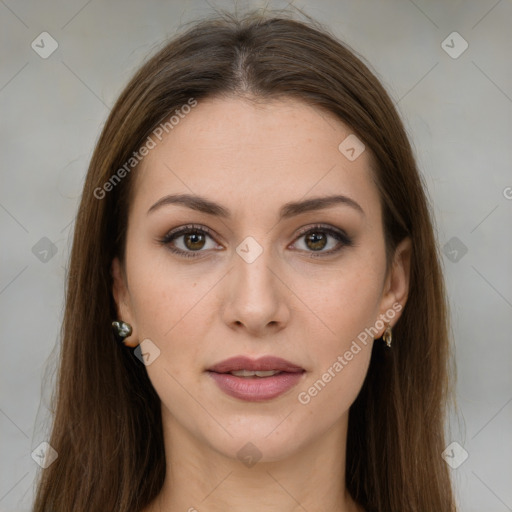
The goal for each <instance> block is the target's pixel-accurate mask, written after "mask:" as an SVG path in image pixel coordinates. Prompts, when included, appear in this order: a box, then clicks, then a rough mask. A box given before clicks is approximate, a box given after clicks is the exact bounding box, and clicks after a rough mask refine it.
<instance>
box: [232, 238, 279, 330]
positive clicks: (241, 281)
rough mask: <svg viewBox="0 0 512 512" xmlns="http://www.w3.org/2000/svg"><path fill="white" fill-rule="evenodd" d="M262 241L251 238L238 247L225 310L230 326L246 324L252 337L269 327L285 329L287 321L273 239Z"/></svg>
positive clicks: (234, 257) (234, 256)
mask: <svg viewBox="0 0 512 512" xmlns="http://www.w3.org/2000/svg"><path fill="white" fill-rule="evenodd" d="M260 240H261V243H260V241H258V240H257V239H256V237H252V236H248V237H246V238H245V239H244V240H243V241H242V242H241V243H240V244H239V245H238V246H237V247H236V254H234V255H233V265H234V268H233V269H232V272H230V274H231V278H230V285H229V288H230V289H229V297H227V302H228V307H227V308H226V309H225V313H226V314H227V317H226V318H225V321H226V322H227V323H230V324H232V325H233V324H237V325H239V324H243V325H245V327H246V328H247V329H248V330H250V331H252V332H253V333H256V332H257V331H259V330H261V329H263V328H264V327H265V326H267V325H269V324H272V325H275V324H279V325H281V327H282V325H283V324H284V322H285V321H286V319H287V318H288V314H287V311H288V308H287V307H286V304H285V301H284V300H283V299H284V297H283V295H282V294H281V291H280V290H279V289H278V288H279V286H280V285H279V283H280V280H279V279H278V278H277V276H276V273H278V270H277V271H276V268H279V265H278V262H277V260H276V258H273V256H274V251H273V250H272V248H271V246H270V245H269V244H270V237H266V238H265V241H263V236H261V237H260Z"/></svg>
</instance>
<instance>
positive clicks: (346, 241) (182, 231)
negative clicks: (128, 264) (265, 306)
mask: <svg viewBox="0 0 512 512" xmlns="http://www.w3.org/2000/svg"><path fill="white" fill-rule="evenodd" d="M317 232H322V233H326V234H328V235H330V236H332V237H333V238H334V239H335V240H337V241H338V242H339V243H340V245H338V247H337V248H335V249H331V250H329V251H321V252H320V251H310V252H311V257H313V258H318V257H320V258H321V257H326V256H331V255H332V254H335V253H337V252H339V251H341V250H342V249H343V247H351V246H352V245H353V241H352V239H351V238H350V237H348V236H347V235H346V234H345V233H344V232H343V231H338V230H337V229H333V228H331V227H329V226H325V225H322V224H316V225H313V226H309V227H307V228H304V229H302V230H301V231H300V232H299V233H298V235H297V238H296V239H299V238H302V237H303V236H306V235H308V234H310V233H317ZM190 233H199V234H206V235H208V236H209V237H210V238H213V233H212V232H211V231H210V230H209V229H208V228H205V227H203V226H199V225H197V224H189V225H187V226H183V227H181V228H178V229H177V230H174V231H170V232H169V233H167V234H166V235H165V236H164V237H163V238H162V239H160V240H159V242H160V243H161V244H162V245H165V246H167V248H168V249H169V250H170V251H171V252H173V253H174V254H178V255H179V256H183V257H185V258H198V257H201V256H200V253H201V252H204V251H202V250H198V251H183V250H181V249H176V248H175V247H172V246H171V245H169V244H170V243H171V242H172V241H174V240H175V239H177V238H179V237H180V236H183V235H186V234H190Z"/></svg>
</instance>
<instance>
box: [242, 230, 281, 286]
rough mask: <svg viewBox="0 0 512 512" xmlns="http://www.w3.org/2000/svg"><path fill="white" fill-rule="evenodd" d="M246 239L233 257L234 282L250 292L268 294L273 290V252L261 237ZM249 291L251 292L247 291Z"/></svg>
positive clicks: (267, 242)
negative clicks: (245, 287)
mask: <svg viewBox="0 0 512 512" xmlns="http://www.w3.org/2000/svg"><path fill="white" fill-rule="evenodd" d="M258 238H259V240H260V241H258V240H257V239H256V238H255V237H253V236H248V237H246V238H245V239H244V240H243V241H242V242H241V243H240V244H239V245H238V246H237V247H236V256H235V274H236V278H235V281H236V283H237V284H238V285H241V286H247V287H248V288H250V289H252V292H257V293H260V292H264V293H268V292H269V291H271V290H272V288H273V281H274V274H273V272H272V271H271V268H272V267H273V266H274V267H275V266H276V262H272V255H273V250H272V248H271V246H270V244H269V241H268V240H269V237H267V239H266V241H265V240H263V236H260V237H258ZM249 291H251V290H249Z"/></svg>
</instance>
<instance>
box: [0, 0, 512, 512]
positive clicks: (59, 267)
mask: <svg viewBox="0 0 512 512" xmlns="http://www.w3.org/2000/svg"><path fill="white" fill-rule="evenodd" d="M212 5H213V6H214V7H225V8H229V9H231V10H232V9H233V8H234V7H235V5H236V4H235V3H234V2H213V4H212V3H210V4H208V3H206V2H205V1H199V0H197V1H189V2H176V1H174V2H164V1H157V0H152V1H146V2H142V1H139V2H136V1H125V2H121V1H119V0H112V1H108V2H107V1H100V0H91V1H88V2H87V1H86V0H73V1H66V2H65V1H64V0H60V1H59V0H49V1H46V2H36V1H25V2H15V1H14V0H4V1H2V0H0V20H1V21H0V33H1V34H2V36H1V37H2V44H1V45H0V55H1V63H2V64H1V71H0V108H1V116H2V117H1V118H2V123H1V134H0V141H1V169H2V171H1V188H0V223H1V240H0V243H1V246H2V251H1V254H2V256H1V258H2V259H1V267H0V268H1V273H0V308H1V327H2V341H1V342H2V354H3V357H2V358H1V359H0V365H1V366H0V372H1V373H0V375H1V377H0V378H1V393H0V429H1V437H0V464H1V472H0V510H1V511H3V512H7V511H9V512H11V511H28V510H29V509H30V504H31V501H32V496H33V488H34V478H35V475H36V470H38V469H39V466H37V464H36V463H35V462H34V460H32V458H31V452H32V450H34V448H35V447H37V446H38V445H39V444H40V443H41V442H42V441H44V440H45V439H46V435H47V434H46V433H45V432H46V430H45V428H47V427H45V425H47V423H48V409H47V407H48V405H49V398H50V395H51V385H52V383H53V382H54V377H53V373H52V372H53V370H52V365H54V363H55V357H56V352H57V350H58V346H57V344H56V343H57V339H58V334H59V328H60V322H61V319H62V311H63V291H64V277H65V269H66V264H67V258H68V255H69V248H70V240H71V235H72V230H73V225H74V224H73V220H74V216H75V213H76V209H77V205H78V197H79V194H80V188H81V185H82V180H83V177H84V174H85V171H86V168H87V165H88V161H89V159H90V157H91V154H92V150H93V146H94V144H95V141H96V140H97V138H98V136H99V133H100V130H101V127H102V125H103V123H104V121H105V119H106V117H107V115H108V112H109V108H110V107H111V106H112V105H113V102H114V101H115V99H116V97H117V95H118V94H119V93H120V91H121V89H122V87H123V86H124V85H125V84H126V82H127V80H128V79H129V78H130V76H131V75H132V73H133V71H134V70H135V68H136V67H137V66H138V65H140V64H141V62H142V60H143V59H144V58H145V56H146V55H147V54H148V53H152V52H154V51H155V49H156V48H157V46H159V45H160V44H161V42H162V41H163V40H164V39H165V38H166V37H167V36H172V35H173V34H174V32H175V30H176V29H177V28H178V27H179V26H180V24H183V23H185V22H188V21H191V20H193V19H195V18H197V17H200V16H202V15H204V14H207V13H209V12H211V10H212ZM264 5H265V3H264V2H238V6H239V8H242V9H243V8H247V7H250V6H253V7H261V6H264ZM268 5H269V7H273V8H275V7H284V6H285V3H277V2H276V3H270V4H268ZM294 5H296V6H298V7H300V8H302V9H304V10H305V11H306V12H307V13H308V14H310V15H312V16H313V17H315V18H316V19H318V20H319V21H320V22H323V23H326V24H328V26H329V27H330V28H331V29H332V30H333V31H334V32H335V33H336V34H337V35H338V36H339V37H340V38H341V39H343V40H344V41H346V42H347V43H348V44H349V45H351V47H352V48H353V49H355V50H356V51H357V52H359V53H360V54H362V55H363V56H364V57H365V58H366V60H367V61H368V62H369V63H370V65H371V66H372V68H373V69H374V70H375V71H376V73H377V74H378V76H379V77H380V78H381V80H382V82H383V83H384V85H385V86H386V87H387V89H388V90H389V92H390V93H391V95H392V97H393V98H394V99H395V101H396V102H397V104H398V108H399V111H400V113H401V115H402V117H403V119H404V121H405V123H406V126H407V129H408V132H409V133H410V136H411V138H412V141H413V144H414V147H415V151H416V154H417V157H418V162H419V165H420V167H421V170H422V172H423V174H424V176H425V181H426V185H427V187H428V191H429V194H430V196H431V198H432V202H433V205H434V214H435V216H436V221H437V236H438V240H439V245H440V247H442V248H443V247H444V249H443V251H444V255H443V260H444V261H443V264H444V267H445V274H446V280H447V286H448V293H449V300H450V304H451V316H452V322H453V336H454V340H455V345H456V360H457V365H458V384H457V401H458V405H459V408H460V414H459V416H458V418H459V420H458V421H457V419H456V418H455V417H454V419H453V421H452V422H451V428H450V434H449V438H448V442H451V441H456V442H458V443H459V444H460V445H461V447H463V449H465V450H466V451H467V452H468V454H469V457H468V458H467V460H466V461H464V462H463V463H462V464H460V466H458V467H457V468H456V469H451V470H450V471H451V472H452V474H453V477H454V480H455V484H456V487H457V495H458V501H459V504H460V507H461V510H462V511H468V512H470V511H475V512H476V511H478V512H482V511H485V512H505V511H507V510H508V511H510V510H512V486H511V485H510V483H511V482H512V457H511V455H512V436H511V425H512V403H511V402H512V385H511V384H512V377H511V374H512V372H511V360H512V358H511V355H512V345H511V343H510V342H509V340H510V330H511V327H512V314H511V313H512V272H511V266H510V261H512V259H511V252H512V251H511V247H512V230H511V225H512V223H511V220H512V188H510V187H512V172H511V163H512V150H511V147H512V137H511V135H512V71H511V64H510V63H511V57H510V56H511V55H512V36H511V27H512V2H511V0H500V1H497V0H482V1H476V0H472V1H465V2H463V1H455V0H453V1H442V0H414V2H413V1H412V0H395V1H381V2H372V1H369V0H365V1H356V0H353V1H343V2H340V1H338V2H335V1H334V0H332V1H328V0H323V1H316V2H313V1H306V2H305V1H300V2H297V3H295V4H294ZM45 31H46V32H48V33H49V34H51V36H52V37H53V38H54V39H55V40H56V41H57V43H58V48H57V50H56V51H55V52H54V53H53V54H52V55H51V56H49V57H48V58H46V59H43V58H41V57H40V56H39V55H38V53H36V51H34V50H33V49H32V47H31V43H32V41H34V40H35V41H36V43H37V42H38V41H39V44H40V45H41V43H40V39H41V38H40V37H38V36H39V34H41V33H42V32H45ZM454 31H456V32H458V33H459V34H460V35H461V36H462V37H463V38H464V40H465V41H467V43H468V44H469V46H468V48H467V50H466V51H464V52H463V53H462V54H461V55H459V56H458V57H457V58H453V57H454V55H455V54H456V53H458V52H460V50H461V49H462V48H463V46H462V45H463V41H462V40H461V39H457V36H455V39H454V36H450V37H448V36H449V35H450V34H451V33H452V32H454ZM45 37H46V36H45ZM447 37H448V39H447ZM445 40H446V42H445V43H444V44H443V41H445ZM450 46H451V47H452V48H450ZM45 48H46V49H48V48H49V40H48V39H46V43H45ZM445 50H447V51H445ZM448 52H452V56H450V55H449V53H448ZM507 187H508V188H507ZM52 251H53V252H52ZM55 251H56V253H55ZM465 251H467V252H465ZM54 253H55V254H54ZM44 377H46V380H43V378H44ZM45 383H46V384H45ZM461 449H462V448H458V447H456V450H455V452H454V454H455V457H456V458H457V457H458V458H460V454H461V453H462V452H461ZM411 456H414V454H411ZM440 456H441V454H440Z"/></svg>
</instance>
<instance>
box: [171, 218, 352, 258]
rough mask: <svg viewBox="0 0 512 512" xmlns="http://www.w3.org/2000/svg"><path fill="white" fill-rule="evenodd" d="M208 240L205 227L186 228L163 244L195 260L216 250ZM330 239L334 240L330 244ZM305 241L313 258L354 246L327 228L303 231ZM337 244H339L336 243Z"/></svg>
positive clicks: (208, 236) (316, 227)
mask: <svg viewBox="0 0 512 512" xmlns="http://www.w3.org/2000/svg"><path fill="white" fill-rule="evenodd" d="M207 238H209V239H210V240H212V241H213V237H212V235H211V233H210V231H209V230H208V229H206V228H204V227H196V226H185V227H183V228H180V229H178V230H177V231H174V232H172V231H171V232H170V233H168V234H167V235H166V236H165V237H164V238H163V239H162V240H161V243H162V244H163V245H166V246H167V247H168V248H169V249H170V250H171V251H172V252H173V253H175V254H178V255H180V256H185V257H187V258H195V257H198V256H200V254H197V253H201V252H204V251H203V250H202V249H214V248H215V243H214V244H212V245H213V246H212V247H205V246H206V241H207ZM329 238H331V239H332V240H334V242H332V241H331V244H329ZM180 239H182V240H181V248H180V247H177V245H179V244H177V243H176V241H178V240H180ZM301 239H304V242H303V243H304V246H305V247H306V249H304V250H305V251H306V252H311V253H312V254H311V256H324V255H329V254H333V253H335V252H338V251H340V250H341V249H342V247H344V246H350V245H352V240H351V239H350V238H349V237H348V236H347V235H346V234H345V233H344V232H343V231H338V230H335V229H333V228H329V227H325V226H313V227H311V228H308V229H307V230H303V231H302V232H301V233H300V234H299V236H298V237H297V239H296V240H301ZM336 242H337V243H336ZM329 245H331V247H330V248H329V249H328V250H324V249H325V248H326V247H327V246H329ZM314 253H318V254H314Z"/></svg>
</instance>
